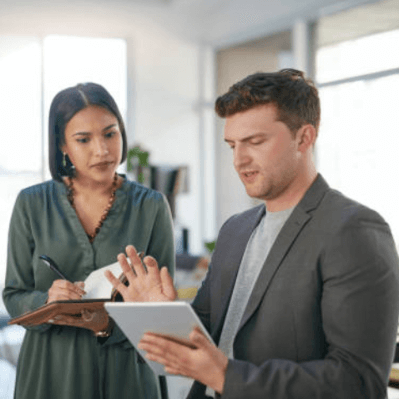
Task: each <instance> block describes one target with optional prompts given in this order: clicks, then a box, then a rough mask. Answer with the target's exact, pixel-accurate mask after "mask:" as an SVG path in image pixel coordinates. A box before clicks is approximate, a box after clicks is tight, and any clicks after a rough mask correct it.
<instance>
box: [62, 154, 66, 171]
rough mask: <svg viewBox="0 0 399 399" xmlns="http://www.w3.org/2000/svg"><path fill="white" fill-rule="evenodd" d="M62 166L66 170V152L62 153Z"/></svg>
mask: <svg viewBox="0 0 399 399" xmlns="http://www.w3.org/2000/svg"><path fill="white" fill-rule="evenodd" d="M62 166H63V167H64V168H65V167H66V152H63V153H62Z"/></svg>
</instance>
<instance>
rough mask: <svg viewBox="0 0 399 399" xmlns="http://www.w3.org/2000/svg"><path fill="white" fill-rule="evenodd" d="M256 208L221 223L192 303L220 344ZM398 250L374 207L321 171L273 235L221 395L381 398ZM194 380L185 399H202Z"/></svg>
mask: <svg viewBox="0 0 399 399" xmlns="http://www.w3.org/2000/svg"><path fill="white" fill-rule="evenodd" d="M264 212H265V207H264V206H263V205H261V206H258V207H256V208H253V209H250V210H248V211H246V212H244V213H242V214H239V215H236V216H233V217H232V218H230V219H229V220H228V221H227V222H226V223H225V224H224V225H223V227H222V228H221V230H220V234H219V237H218V240H217V246H216V249H215V252H214V255H213V259H212V264H211V266H210V269H209V272H208V275H207V277H206V279H205V281H204V283H203V285H202V287H201V289H200V290H199V293H198V295H197V297H196V299H195V301H194V303H193V306H194V309H195V310H196V312H197V313H198V315H199V316H200V318H201V320H202V321H203V323H204V324H205V325H206V327H207V328H208V329H209V331H210V333H211V335H212V337H213V338H214V340H215V342H218V340H219V337H220V333H221V329H222V326H223V322H224V318H225V315H226V311H227V307H228V304H229V301H230V296H231V293H232V290H233V287H234V283H235V279H236V275H237V271H238V268H239V265H240V262H241V259H242V256H243V253H244V250H245V247H246V245H247V242H248V239H249V237H250V235H251V233H252V231H253V230H254V228H255V227H256V225H257V224H258V223H259V221H260V219H261V217H262V216H263V214H264ZM398 266H399V261H398V256H397V252H396V249H395V245H394V242H393V239H392V235H391V232H390V229H389V226H388V225H387V224H386V223H385V222H384V220H383V219H382V218H381V217H380V216H379V215H378V214H377V213H376V212H374V211H372V210H370V209H368V208H366V207H364V206H362V205H360V204H358V203H356V202H354V201H352V200H350V199H348V198H346V197H344V196H343V195H342V194H340V193H339V192H337V191H335V190H332V189H330V188H329V187H328V185H327V183H326V182H325V181H324V179H323V178H322V177H321V176H320V175H319V176H318V177H317V179H316V181H315V182H314V183H313V185H312V186H311V187H310V189H309V190H308V191H307V192H306V194H305V196H304V198H303V199H302V200H301V202H300V203H299V204H298V205H297V206H296V208H295V209H294V211H293V213H292V214H291V216H290V217H289V219H288V220H287V222H286V223H285V225H284V226H283V228H282V230H281V232H280V234H279V235H278V237H277V239H276V241H275V243H274V245H273V247H272V249H271V251H270V253H269V256H268V258H267V260H266V262H265V264H264V266H263V269H262V271H261V273H260V275H259V278H258V280H257V282H256V285H255V287H254V290H253V292H252V294H251V297H250V299H249V302H248V305H247V307H246V310H245V313H244V316H243V319H242V321H241V324H240V327H239V330H238V333H237V335H236V337H235V340H234V358H235V359H234V360H229V364H228V367H227V372H226V381H225V386H224V393H223V395H222V398H229V399H233V398H234V399H243V398H244V399H252V398H262V399H263V398H265V399H266V398H270V399H280V398H295V399H310V398H320V399H329V398H336V399H346V398H348V399H356V398H359V399H365V398H367V399H374V398H385V396H386V386H387V380H388V375H389V371H390V367H391V362H392V359H393V353H394V346H395V340H396V330H397V321H398V312H399V273H398ZM204 391H205V387H204V386H203V385H201V384H199V383H198V382H195V383H194V385H193V387H192V389H191V391H190V394H189V396H188V397H189V398H190V399H198V398H202V397H204Z"/></svg>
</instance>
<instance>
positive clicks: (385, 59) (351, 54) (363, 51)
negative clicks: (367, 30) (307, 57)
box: [316, 30, 399, 84]
mask: <svg viewBox="0 0 399 399" xmlns="http://www.w3.org/2000/svg"><path fill="white" fill-rule="evenodd" d="M398 43H399V30H394V31H389V32H383V33H379V34H375V35H372V36H366V37H361V38H359V39H356V40H351V41H348V42H342V43H338V44H334V45H331V46H326V47H323V48H320V49H319V50H318V51H317V56H316V67H317V68H316V69H317V83H319V84H321V83H327V82H332V81H335V80H340V79H346V78H350V77H354V76H360V75H366V74H370V73H374V72H379V71H384V70H389V69H394V68H398V67H399V51H397V49H398Z"/></svg>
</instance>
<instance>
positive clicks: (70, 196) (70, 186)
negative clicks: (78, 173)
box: [67, 172, 118, 243]
mask: <svg viewBox="0 0 399 399" xmlns="http://www.w3.org/2000/svg"><path fill="white" fill-rule="evenodd" d="M68 180H69V183H68V184H67V190H68V191H67V198H68V201H69V203H70V204H71V206H72V208H73V209H75V212H76V208H75V203H74V194H75V190H74V188H73V179H72V178H69V179H68ZM117 183H118V174H117V173H116V172H115V176H114V180H113V182H112V190H111V196H110V197H109V201H108V205H107V206H106V207H105V209H104V212H103V214H102V215H101V218H100V220H99V222H98V224H97V227H96V228H95V229H94V233H93V234H88V233H86V234H87V237H88V238H89V241H90V242H91V243H92V242H93V241H94V238H95V237H96V235H97V234H98V233H99V231H100V229H101V226H102V225H103V223H104V221H105V219H106V218H107V217H108V214H109V211H110V209H111V208H112V204H113V203H114V202H115V198H116V189H117Z"/></svg>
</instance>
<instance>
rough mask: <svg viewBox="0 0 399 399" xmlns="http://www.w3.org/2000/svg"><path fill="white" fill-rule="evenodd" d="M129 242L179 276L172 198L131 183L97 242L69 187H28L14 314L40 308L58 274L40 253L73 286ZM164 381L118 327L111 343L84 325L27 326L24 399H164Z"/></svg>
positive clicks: (10, 264)
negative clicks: (85, 226)
mask: <svg viewBox="0 0 399 399" xmlns="http://www.w3.org/2000/svg"><path fill="white" fill-rule="evenodd" d="M128 244H133V245H134V246H135V247H136V249H137V250H138V251H143V252H144V253H145V254H146V255H152V256H153V257H154V258H155V259H157V260H158V261H159V264H160V266H164V265H166V266H167V267H168V269H169V272H170V273H171V274H172V276H173V272H174V267H175V254H174V243H173V233H172V222H171V215H170V210H169V207H168V204H167V202H166V200H165V198H164V196H163V195H162V194H160V193H158V192H156V191H154V190H150V189H147V188H145V187H143V186H141V185H139V184H136V183H134V182H131V181H128V180H126V179H125V180H124V182H123V184H122V186H121V187H120V188H119V189H118V190H117V192H116V199H115V202H114V204H113V206H112V208H111V210H110V212H109V214H108V217H107V219H106V220H105V221H104V224H103V225H102V227H101V230H100V232H99V233H98V235H97V236H96V238H95V239H94V242H93V243H92V244H91V243H90V242H89V239H88V237H87V235H86V233H85V231H84V229H83V227H82V225H81V223H80V221H79V219H78V217H77V215H76V213H75V210H74V209H73V208H72V207H71V205H70V203H69V202H68V200H67V192H66V187H65V185H64V184H63V183H60V182H56V181H53V180H51V181H48V182H45V183H42V184H38V185H35V186H32V187H29V188H27V189H24V190H23V191H21V193H20V194H19V196H18V198H17V200H16V203H15V206H14V210H13V214H12V217H11V223H10V230H9V240H8V255H7V273H6V282H5V289H4V292H3V299H4V303H5V305H6V307H7V310H8V312H9V313H10V315H11V316H12V317H15V316H18V315H21V314H22V313H24V312H26V311H29V310H33V309H36V308H37V307H39V306H41V305H43V304H44V303H45V302H46V300H47V291H48V289H49V288H50V286H51V284H52V283H53V281H54V280H56V279H57V278H58V276H57V275H56V274H55V273H54V272H53V271H52V270H50V269H49V268H48V267H47V266H46V265H45V264H44V263H43V261H41V260H39V255H42V254H45V255H48V256H50V258H52V259H54V261H55V262H56V263H57V265H58V266H59V267H60V269H61V271H62V272H63V273H64V274H65V275H66V276H67V277H68V279H69V280H71V281H84V280H85V278H86V277H87V276H88V275H89V274H90V273H91V272H92V271H93V270H95V269H98V268H100V267H102V266H105V265H108V264H110V263H114V262H115V261H116V256H117V255H118V254H119V253H121V252H124V250H125V247H126V246H127V245H128ZM158 397H160V395H159V386H158V379H157V378H156V377H155V375H154V374H153V372H152V371H151V369H150V368H149V367H148V366H147V364H146V363H144V361H143V360H142V359H141V358H140V357H139V355H138V353H137V352H136V351H135V349H134V348H133V347H132V345H131V344H130V342H129V341H128V340H127V339H126V337H125V336H124V334H123V333H122V332H121V330H120V329H119V328H118V327H117V326H116V327H115V328H114V331H113V333H112V335H111V336H110V337H109V338H108V339H106V340H105V341H104V340H103V339H102V340H101V339H97V338H96V337H94V336H93V334H92V332H91V331H89V330H86V329H82V328H75V327H66V326H56V325H49V324H46V325H42V326H38V327H29V328H27V331H26V334H25V338H24V341H23V344H22V347H21V352H20V356H19V361H18V367H17V379H16V388H15V398H17V399H25V398H26V399H27V398H29V399H31V398H37V399H39V398H40V399H45V398H49V399H50V398H51V399H53V398H57V399H72V398H73V399H76V398H82V399H83V398H85V399H89V398H90V399H102V398H104V399H105V398H110V399H115V398H118V399H119V398H121V399H123V398H129V399H140V398H143V399H152V398H158Z"/></svg>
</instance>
